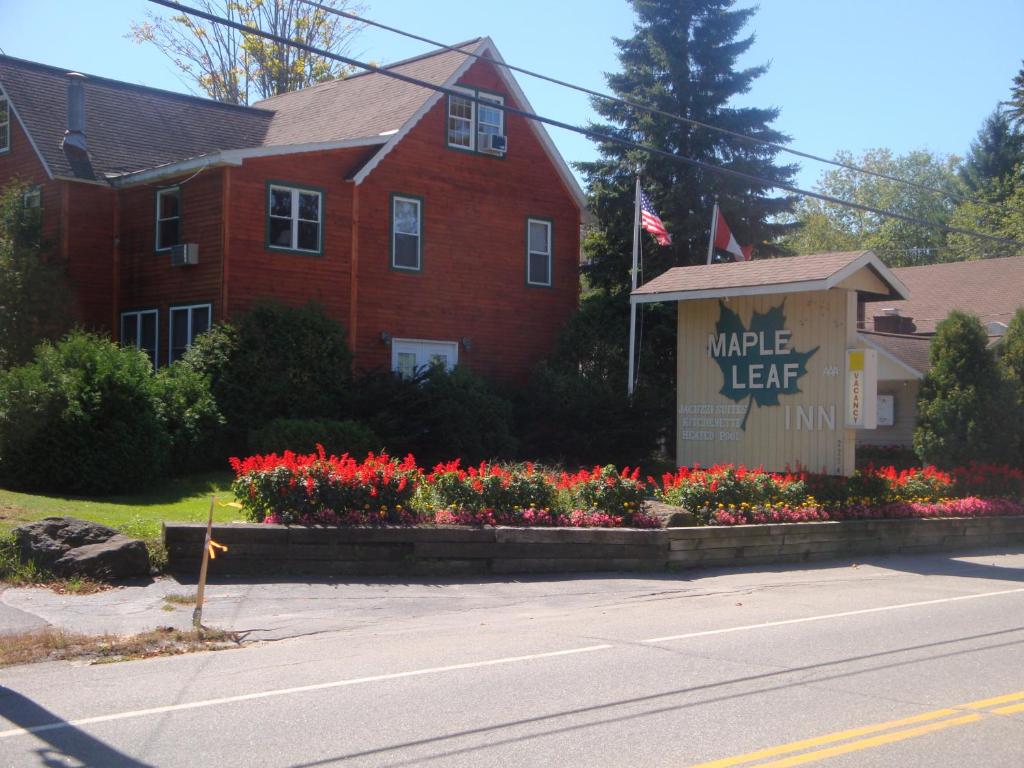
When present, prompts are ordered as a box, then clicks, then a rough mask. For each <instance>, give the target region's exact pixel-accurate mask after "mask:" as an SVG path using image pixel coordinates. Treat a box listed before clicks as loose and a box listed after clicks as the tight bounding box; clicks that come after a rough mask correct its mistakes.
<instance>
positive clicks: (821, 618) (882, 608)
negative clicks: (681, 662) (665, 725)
mask: <svg viewBox="0 0 1024 768" xmlns="http://www.w3.org/2000/svg"><path fill="white" fill-rule="evenodd" d="M1021 592H1024V587H1021V588H1019V589H1004V590H1000V591H999V592H981V593H979V594H976V595H960V596H958V597H940V598H938V599H937V600H921V601H920V602H917V603H900V604H898V605H883V606H880V607H878V608H862V609H861V610H859V611H843V612H842V613H826V614H824V615H821V616H805V617H803V618H801V619H784V620H782V621H766V622H765V623H764V624H746V625H744V626H742V627H726V628H725V629H708V630H705V631H703V632H687V633H686V634H683V635H668V636H666V637H652V638H650V639H649V640H641V641H640V642H641V643H667V642H669V641H670V640H688V639H689V638H691V637H709V636H711V635H725V634H728V633H729V632H747V631H748V630H751V629H766V628H768V627H782V626H785V625H786V624H806V623H807V622H811V621H825V620H826V619H841V618H843V617H845V616H863V615H864V614H866V613H882V612H883V611H900V610H903V609H904V608H919V607H921V606H922V605H940V604H942V603H955V602H958V601H960V600H979V599H981V598H983V597H998V596H999V595H1016V594H1020V593H1021ZM0 735H2V734H0Z"/></svg>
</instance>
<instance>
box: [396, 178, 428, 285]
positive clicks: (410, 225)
mask: <svg viewBox="0 0 1024 768" xmlns="http://www.w3.org/2000/svg"><path fill="white" fill-rule="evenodd" d="M422 254H423V203H422V201H420V199H419V198H416V197H403V196H401V195H393V196H392V198H391V266H392V267H394V268H395V269H408V270H411V271H419V270H420V269H421V268H422V266H423V265H422Z"/></svg>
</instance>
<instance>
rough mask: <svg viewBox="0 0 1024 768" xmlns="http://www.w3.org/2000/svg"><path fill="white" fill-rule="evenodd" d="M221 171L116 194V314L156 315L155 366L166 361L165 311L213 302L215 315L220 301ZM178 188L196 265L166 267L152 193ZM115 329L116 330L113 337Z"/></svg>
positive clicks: (167, 261)
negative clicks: (158, 247)
mask: <svg viewBox="0 0 1024 768" xmlns="http://www.w3.org/2000/svg"><path fill="white" fill-rule="evenodd" d="M222 184H223V169H211V170H207V171H204V172H202V173H200V174H198V175H195V176H187V177H183V178H181V179H174V180H168V181H166V182H161V183H159V184H147V185H144V186H140V187H132V188H130V189H124V190H121V191H120V192H119V193H118V202H119V205H120V211H119V224H120V232H119V238H120V239H119V251H120V252H119V262H120V270H119V301H118V312H123V311H127V310H135V309H158V310H159V311H160V315H159V317H160V331H159V341H160V364H161V365H165V364H166V363H167V360H168V347H169V344H168V329H169V328H170V324H169V322H168V320H169V318H168V307H170V306H172V305H175V304H207V303H208V304H212V305H213V313H214V314H213V316H214V318H218V317H219V312H220V297H221V288H222V286H221V266H222V265H221V251H222V246H221V220H222V217H221V212H222V194H221V192H222V189H221V186H222ZM173 186H179V187H180V189H181V197H180V201H181V202H180V205H181V208H180V212H181V229H180V232H181V242H183V243H196V244H198V246H199V263H198V264H196V265H192V266H187V267H173V266H171V254H170V251H157V250H156V194H157V190H160V189H165V188H167V187H173ZM118 332H119V331H115V335H116V333H118Z"/></svg>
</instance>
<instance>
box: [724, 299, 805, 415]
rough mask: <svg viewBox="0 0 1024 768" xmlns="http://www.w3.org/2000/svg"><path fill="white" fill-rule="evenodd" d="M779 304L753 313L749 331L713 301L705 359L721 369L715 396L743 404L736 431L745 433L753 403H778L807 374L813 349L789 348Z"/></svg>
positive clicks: (783, 317)
mask: <svg viewBox="0 0 1024 768" xmlns="http://www.w3.org/2000/svg"><path fill="white" fill-rule="evenodd" d="M785 306H786V302H785V301H783V302H782V304H780V305H779V306H777V307H772V308H771V309H769V310H768V311H767V312H764V313H761V312H754V313H753V314H752V315H751V318H750V329H749V330H748V329H747V327H746V326H744V324H743V321H742V320H741V319H740V316H739V315H738V314H736V313H735V312H733V311H732V310H731V309H729V308H728V307H727V306H725V302H723V301H719V302H718V309H719V315H718V322H717V323H715V333H714V335H712V336H710V337H709V338H708V355H710V356H711V357H713V358H714V360H715V362H716V363H717V364H718V367H719V368H721V369H722V376H723V377H724V379H725V381H724V383H723V384H722V388H721V389H720V390H719V393H720V394H722V395H725V396H726V397H728V398H729V399H730V400H733V401H735V402H737V403H739V402H742V401H743V400H746V401H747V412H746V413H745V414H744V416H743V422H742V423H741V424H740V429H742V430H744V431H746V429H747V418H749V416H750V409H751V407H752V406H753V404H754V403H757V405H758V407H761V408H764V407H766V406H770V405H778V404H779V395H792V394H796V393H798V392H800V387H799V381H800V377H801V376H803V375H805V374H806V373H807V361H808V360H810V359H811V357H812V356H813V355H814V353H815V352H817V351H818V349H819V348H818V347H815V348H814V349H812V350H810V351H808V352H798V351H797V350H795V349H793V348H792V347H791V346H790V339H791V337H792V335H793V333H792V331H789V330H786V327H785V326H786V315H785V312H784V311H783V310H784V307H785Z"/></svg>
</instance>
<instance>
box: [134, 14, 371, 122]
mask: <svg viewBox="0 0 1024 768" xmlns="http://www.w3.org/2000/svg"><path fill="white" fill-rule="evenodd" d="M193 4H194V5H195V6H196V7H198V8H199V9H200V10H203V11H206V12H207V13H210V14H213V15H216V16H221V17H224V18H227V19H230V20H231V21H235V22H238V23H240V24H244V25H245V26H247V27H253V28H255V29H259V30H261V31H263V32H270V33H272V34H275V35H278V36H280V37H283V38H287V39H288V40H291V41H294V42H297V43H303V44H305V45H309V46H313V47H316V48H321V49H323V50H326V51H330V52H331V53H338V54H341V53H344V52H345V51H347V50H348V48H349V46H350V45H351V43H352V39H353V37H354V36H355V35H356V34H357V33H358V32H359V31H360V28H361V27H360V26H359V25H358V24H356V23H355V22H353V21H350V20H348V19H345V18H344V17H341V16H338V15H336V14H332V13H329V12H327V11H325V10H323V9H321V8H317V7H315V6H312V5H309V4H307V3H303V2H300V0H194V3H193ZM321 4H322V5H326V6H330V7H332V8H335V9H339V10H349V11H352V12H360V11H362V7H361V6H357V5H354V4H353V3H351V2H349V0H321ZM130 35H131V37H133V38H134V39H135V41H136V42H139V43H143V42H145V43H152V44H153V45H155V46H156V47H157V49H159V50H160V52H161V53H163V54H164V55H165V56H167V57H168V58H169V59H170V60H171V61H173V62H174V64H175V66H176V67H177V68H178V69H179V70H181V72H182V73H183V74H184V75H185V77H186V79H187V80H188V82H189V84H190V85H194V86H195V87H197V88H198V89H199V90H200V91H201V92H203V93H205V94H207V95H208V96H209V97H210V98H212V99H216V100H217V101H225V102H229V103H231V104H248V103H249V101H250V99H251V100H254V101H255V100H258V99H265V98H268V97H270V96H276V95H278V94H281V93H287V92H289V91H297V90H300V89H302V88H305V87H306V86H308V85H313V84H315V83H320V82H323V81H325V80H333V79H335V78H338V77H344V76H345V75H346V74H348V73H349V71H350V70H349V68H348V67H346V66H344V65H343V64H340V63H339V62H337V61H335V60H334V59H330V58H326V57H323V56H316V55H313V54H310V53H308V52H306V51H304V50H301V49H299V48H295V47H292V46H288V45H284V44H282V43H276V42H273V41H271V40H267V39H266V38H263V37H260V36H258V35H253V34H247V33H244V32H240V31H238V30H236V29H234V28H232V27H227V26H224V25H223V24H214V23H212V22H208V21H206V20H204V19H200V18H198V17H195V16H189V15H188V14H186V13H176V14H173V15H161V14H158V13H149V14H148V15H147V18H146V20H145V21H141V22H133V23H132V26H131V33H130Z"/></svg>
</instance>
